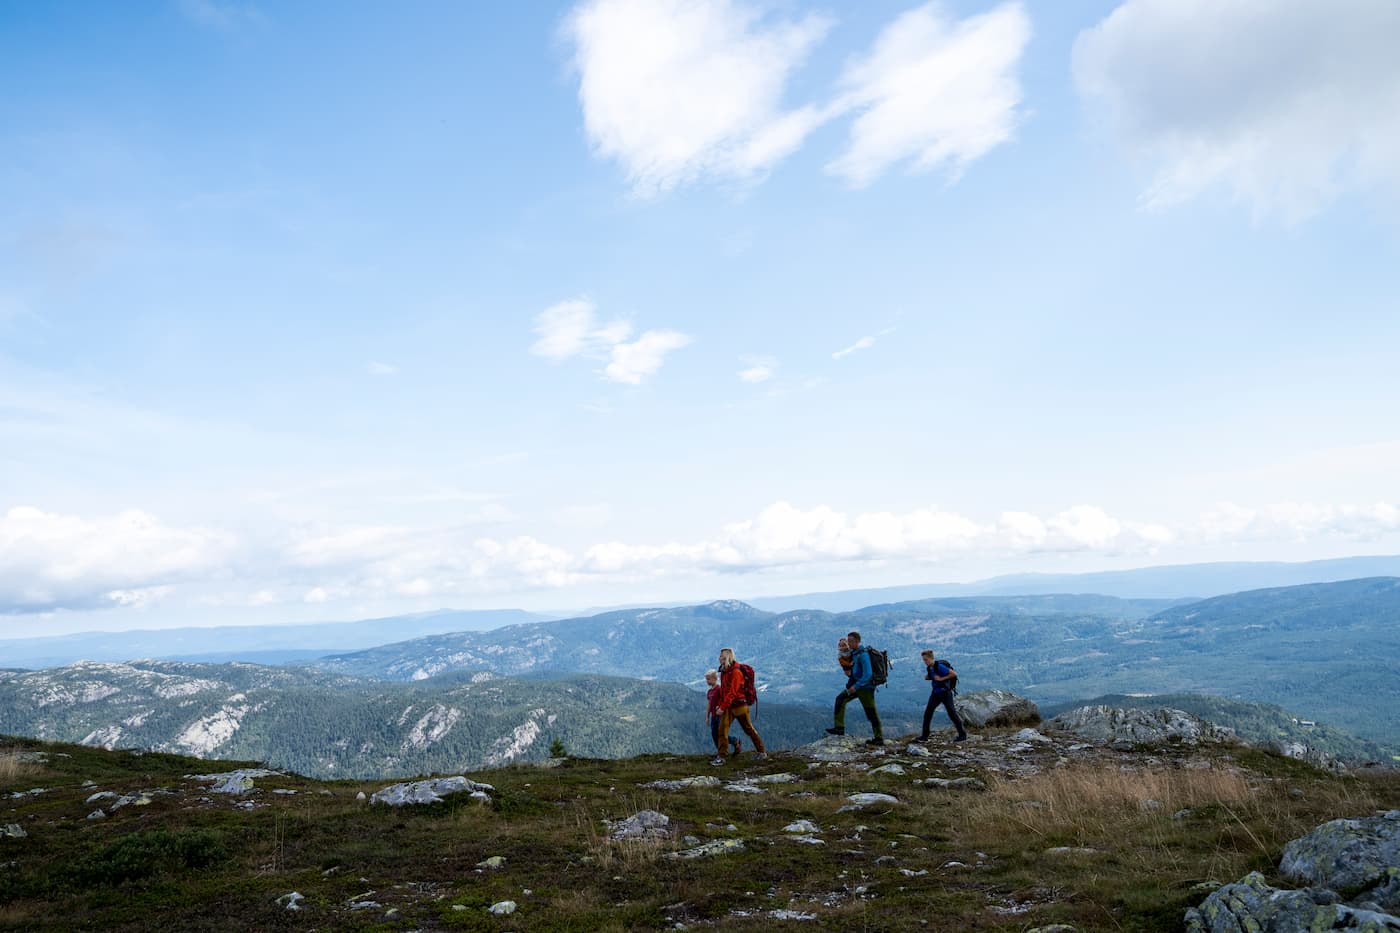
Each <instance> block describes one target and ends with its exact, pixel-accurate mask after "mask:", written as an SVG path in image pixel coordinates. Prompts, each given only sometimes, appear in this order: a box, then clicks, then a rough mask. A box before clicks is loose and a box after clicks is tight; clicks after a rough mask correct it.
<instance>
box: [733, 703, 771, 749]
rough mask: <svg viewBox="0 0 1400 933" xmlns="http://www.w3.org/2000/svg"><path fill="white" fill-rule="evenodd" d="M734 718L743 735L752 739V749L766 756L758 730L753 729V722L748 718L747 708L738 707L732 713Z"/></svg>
mask: <svg viewBox="0 0 1400 933" xmlns="http://www.w3.org/2000/svg"><path fill="white" fill-rule="evenodd" d="M734 718H735V719H737V720H739V726H740V728H742V729H743V730H744V732H745V734H747V735H748V737H749V738H751V739H753V747H754V749H755V750H756V751H757V752H758V753H759V754H760V755H763V754H766V751H767V750H766V749H765V748H764V747H763V737H762V736H760V735H759V734H758V730H757V729H755V728H754V727H753V720H752V719H751V718H749V708H748V707H747V706H741V707H739V708H738V709H736V710H735V711H734Z"/></svg>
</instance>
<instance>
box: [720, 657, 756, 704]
mask: <svg viewBox="0 0 1400 933" xmlns="http://www.w3.org/2000/svg"><path fill="white" fill-rule="evenodd" d="M715 706H717V707H719V708H720V709H733V708H734V707H736V706H748V703H747V702H745V701H744V672H743V671H741V670H739V665H738V662H735V663H734V664H731V665H729V666H728V667H727V668H725V669H724V670H722V671H720V672H719V702H718V703H716V704H715Z"/></svg>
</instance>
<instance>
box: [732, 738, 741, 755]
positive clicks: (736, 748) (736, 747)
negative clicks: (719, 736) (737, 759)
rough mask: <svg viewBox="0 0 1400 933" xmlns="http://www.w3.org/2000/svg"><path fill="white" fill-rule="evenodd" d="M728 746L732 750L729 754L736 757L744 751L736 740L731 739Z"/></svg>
mask: <svg viewBox="0 0 1400 933" xmlns="http://www.w3.org/2000/svg"><path fill="white" fill-rule="evenodd" d="M729 744H730V746H731V747H732V748H733V749H734V751H733V752H731V753H730V754H733V755H737V754H739V753H740V752H742V751H743V750H744V746H743V745H742V744H740V742H739V740H738V739H734V738H731V739H730V740H729Z"/></svg>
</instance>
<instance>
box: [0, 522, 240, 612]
mask: <svg viewBox="0 0 1400 933" xmlns="http://www.w3.org/2000/svg"><path fill="white" fill-rule="evenodd" d="M232 549H233V539H232V537H231V536H229V535H226V534H222V533H219V532H214V531H208V530H206V529H202V528H173V527H170V526H168V525H165V524H162V523H161V522H160V521H159V520H158V519H156V518H154V517H153V516H151V515H147V514H146V513H144V512H139V511H135V510H132V511H126V512H122V513H120V514H117V515H113V516H110V517H107V518H98V519H84V518H78V517H75V516H70V515H55V514H51V513H48V512H43V511H41V510H39V509H36V508H31V507H27V506H20V507H16V508H12V509H10V510H9V511H8V512H6V513H5V514H4V516H3V517H0V613H4V612H42V611H48V610H52V609H78V608H88V609H90V608H103V607H113V606H141V605H147V604H149V603H151V602H153V601H155V600H158V599H160V598H162V597H164V596H165V595H167V594H168V593H169V589H168V585H169V584H171V583H176V582H181V581H186V580H192V579H199V578H207V577H209V576H212V575H214V574H216V573H217V572H218V570H219V568H220V566H221V565H222V564H223V563H224V562H225V560H226V559H227V557H228V555H229V554H230V553H231V551H232Z"/></svg>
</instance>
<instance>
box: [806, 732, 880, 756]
mask: <svg viewBox="0 0 1400 933" xmlns="http://www.w3.org/2000/svg"><path fill="white" fill-rule="evenodd" d="M869 750H870V746H868V745H866V744H865V740H864V739H862V738H860V737H859V736H855V735H828V736H826V737H825V738H820V739H817V740H816V741H815V742H809V743H807V744H806V745H799V746H798V747H797V748H795V749H793V754H795V755H801V756H802V757H803V758H810V759H811V760H813V761H858V760H860V759H861V758H863V757H864V756H865V754H866V753H867V752H868V751H869Z"/></svg>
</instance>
